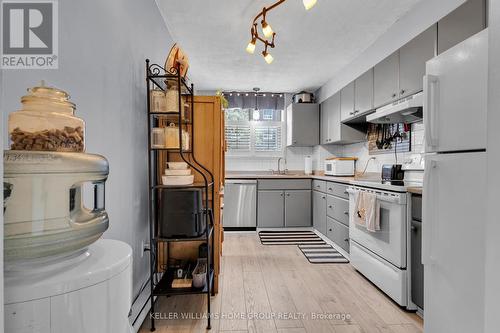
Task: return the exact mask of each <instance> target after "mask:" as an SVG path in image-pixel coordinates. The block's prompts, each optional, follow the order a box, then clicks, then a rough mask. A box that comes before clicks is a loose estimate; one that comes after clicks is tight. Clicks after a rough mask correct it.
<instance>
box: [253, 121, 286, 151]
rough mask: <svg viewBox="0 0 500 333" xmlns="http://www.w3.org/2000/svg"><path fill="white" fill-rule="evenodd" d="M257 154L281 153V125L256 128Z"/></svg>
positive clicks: (255, 146) (255, 145)
mask: <svg viewBox="0 0 500 333" xmlns="http://www.w3.org/2000/svg"><path fill="white" fill-rule="evenodd" d="M254 137H255V144H254V148H255V151H256V152H281V150H282V146H281V125H277V126H255V127H254Z"/></svg>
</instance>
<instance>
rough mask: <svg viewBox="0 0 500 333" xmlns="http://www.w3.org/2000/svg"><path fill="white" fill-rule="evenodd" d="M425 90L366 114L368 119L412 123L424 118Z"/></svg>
mask: <svg viewBox="0 0 500 333" xmlns="http://www.w3.org/2000/svg"><path fill="white" fill-rule="evenodd" d="M423 94H424V93H423V92H419V93H417V94H415V95H411V96H408V97H405V98H403V99H400V100H399V101H396V102H394V103H391V104H389V105H386V106H383V107H381V108H378V109H377V110H376V111H375V113H372V114H371V115H368V116H366V121H367V122H369V123H374V124H397V123H406V124H411V123H415V122H418V121H421V120H422V119H423V110H422V106H423Z"/></svg>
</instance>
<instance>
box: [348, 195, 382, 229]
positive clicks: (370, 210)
mask: <svg viewBox="0 0 500 333" xmlns="http://www.w3.org/2000/svg"><path fill="white" fill-rule="evenodd" d="M354 200H355V201H354V216H352V218H353V219H354V223H355V224H358V225H362V226H364V227H365V228H366V230H368V231H371V232H376V231H378V230H380V202H379V201H378V200H377V196H376V195H375V194H372V193H368V192H363V191H360V192H356V193H355V194H354Z"/></svg>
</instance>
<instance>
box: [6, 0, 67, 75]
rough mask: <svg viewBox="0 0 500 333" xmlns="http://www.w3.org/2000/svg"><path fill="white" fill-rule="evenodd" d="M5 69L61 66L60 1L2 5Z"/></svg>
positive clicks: (8, 2)
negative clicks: (58, 18)
mask: <svg viewBox="0 0 500 333" xmlns="http://www.w3.org/2000/svg"><path fill="white" fill-rule="evenodd" d="M1 17H2V62H1V67H2V68H3V69H55V68H57V66H58V57H57V52H58V45H57V44H58V43H57V42H58V34H57V33H58V29H57V1H56V0H43V1H42V0H32V1H13V0H4V1H3V2H2V15H1Z"/></svg>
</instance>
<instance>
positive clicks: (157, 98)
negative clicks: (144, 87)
mask: <svg viewBox="0 0 500 333" xmlns="http://www.w3.org/2000/svg"><path fill="white" fill-rule="evenodd" d="M151 112H155V113H160V112H167V99H166V97H165V93H164V92H163V91H162V90H159V89H155V90H152V91H151Z"/></svg>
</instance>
